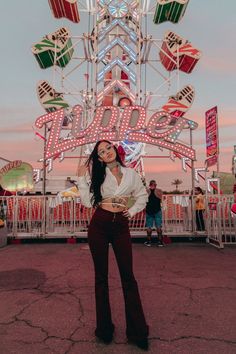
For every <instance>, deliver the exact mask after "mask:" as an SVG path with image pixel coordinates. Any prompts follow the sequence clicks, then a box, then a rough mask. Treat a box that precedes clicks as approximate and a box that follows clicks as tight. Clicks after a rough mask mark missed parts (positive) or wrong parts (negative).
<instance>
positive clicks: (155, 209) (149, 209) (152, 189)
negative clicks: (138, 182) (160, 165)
mask: <svg viewBox="0 0 236 354" xmlns="http://www.w3.org/2000/svg"><path fill="white" fill-rule="evenodd" d="M148 194H149V197H148V202H147V205H146V228H147V241H146V242H144V244H145V246H148V247H150V246H151V245H152V228H153V226H154V225H155V227H156V231H157V246H160V247H162V246H164V244H163V236H162V210H161V199H162V190H161V189H159V188H157V183H156V181H155V180H151V181H150V183H149V188H148Z"/></svg>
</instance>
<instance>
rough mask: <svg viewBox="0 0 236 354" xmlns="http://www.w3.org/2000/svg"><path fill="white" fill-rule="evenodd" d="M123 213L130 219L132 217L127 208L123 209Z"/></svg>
mask: <svg viewBox="0 0 236 354" xmlns="http://www.w3.org/2000/svg"><path fill="white" fill-rule="evenodd" d="M123 215H124V216H125V217H126V218H127V219H129V220H130V219H131V215H130V213H129V211H128V210H127V209H126V210H124V211H123Z"/></svg>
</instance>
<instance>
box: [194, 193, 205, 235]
mask: <svg viewBox="0 0 236 354" xmlns="http://www.w3.org/2000/svg"><path fill="white" fill-rule="evenodd" d="M195 194H196V196H195V198H196V199H195V202H196V224H197V231H205V222H204V218H203V213H204V211H205V202H204V194H203V191H202V188H200V187H196V188H195Z"/></svg>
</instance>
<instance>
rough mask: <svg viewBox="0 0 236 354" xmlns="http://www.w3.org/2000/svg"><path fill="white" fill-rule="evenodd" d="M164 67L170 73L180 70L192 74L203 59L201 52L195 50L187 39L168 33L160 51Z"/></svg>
mask: <svg viewBox="0 0 236 354" xmlns="http://www.w3.org/2000/svg"><path fill="white" fill-rule="evenodd" d="M159 54H160V59H161V63H162V65H163V66H164V67H165V68H166V70H168V71H172V70H175V69H179V70H181V71H183V72H185V73H187V74H189V73H191V72H192V71H193V69H194V67H195V65H196V64H197V62H198V60H199V59H200V57H201V52H200V51H199V50H198V49H196V48H194V47H193V46H192V44H191V43H190V42H189V41H187V39H185V38H182V37H180V36H178V35H177V34H176V33H174V32H172V31H167V32H166V33H165V36H164V41H163V43H162V47H161V51H160V53H159Z"/></svg>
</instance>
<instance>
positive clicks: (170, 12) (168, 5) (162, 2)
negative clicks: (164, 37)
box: [153, 0, 189, 24]
mask: <svg viewBox="0 0 236 354" xmlns="http://www.w3.org/2000/svg"><path fill="white" fill-rule="evenodd" d="M188 3H189V0H157V5H156V11H155V14H154V18H153V22H154V23H155V24H159V23H162V22H165V21H170V22H173V23H177V22H179V21H180V20H181V18H182V17H183V16H184V13H185V10H186V8H187V6H188Z"/></svg>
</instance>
